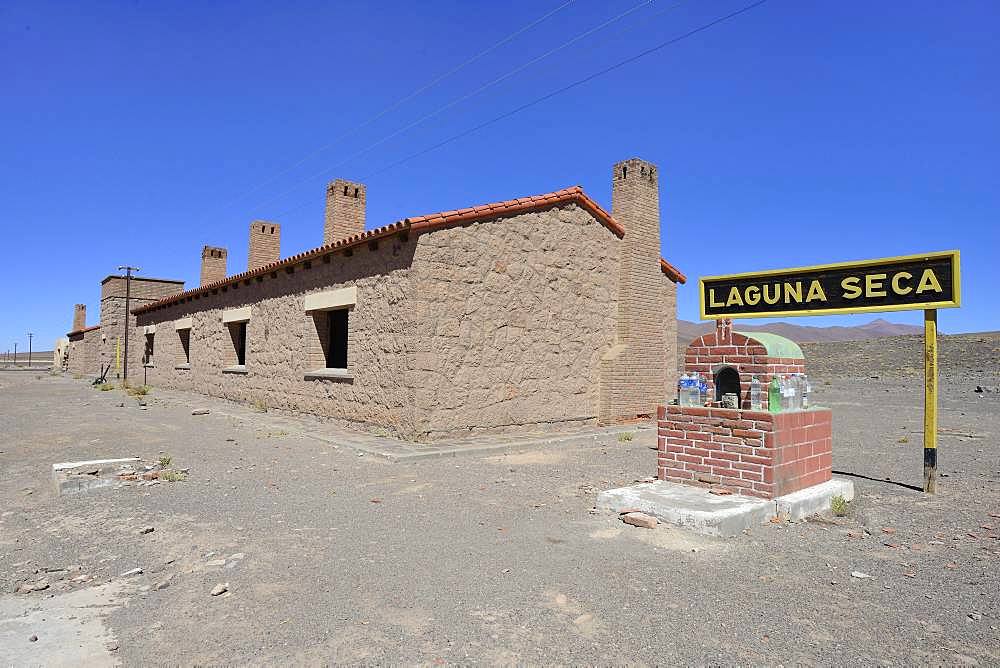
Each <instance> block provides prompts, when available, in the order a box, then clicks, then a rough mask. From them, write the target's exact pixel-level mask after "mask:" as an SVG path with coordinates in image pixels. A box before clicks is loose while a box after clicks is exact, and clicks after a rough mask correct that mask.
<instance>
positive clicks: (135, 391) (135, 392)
mask: <svg viewBox="0 0 1000 668" xmlns="http://www.w3.org/2000/svg"><path fill="white" fill-rule="evenodd" d="M150 389H152V388H150V387H149V385H139V386H138V387H127V388H126V389H125V391H126V392H128V393H129V395H131V396H133V397H144V396H146V395H147V394H149V391H150Z"/></svg>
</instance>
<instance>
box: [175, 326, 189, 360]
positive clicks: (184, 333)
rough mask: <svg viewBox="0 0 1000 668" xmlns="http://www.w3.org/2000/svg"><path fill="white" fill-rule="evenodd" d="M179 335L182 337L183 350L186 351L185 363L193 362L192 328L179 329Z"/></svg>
mask: <svg viewBox="0 0 1000 668" xmlns="http://www.w3.org/2000/svg"><path fill="white" fill-rule="evenodd" d="M177 335H178V336H180V337H181V350H182V351H183V352H184V363H185V364H190V363H191V330H190V329H179V330H177Z"/></svg>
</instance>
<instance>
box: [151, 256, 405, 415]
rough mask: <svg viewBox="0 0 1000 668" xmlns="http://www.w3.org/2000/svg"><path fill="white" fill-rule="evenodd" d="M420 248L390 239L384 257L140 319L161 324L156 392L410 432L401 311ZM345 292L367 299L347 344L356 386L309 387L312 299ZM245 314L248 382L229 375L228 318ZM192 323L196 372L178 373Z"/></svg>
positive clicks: (346, 261)
mask: <svg viewBox="0 0 1000 668" xmlns="http://www.w3.org/2000/svg"><path fill="white" fill-rule="evenodd" d="M415 245H416V244H415V241H414V240H413V239H411V240H409V241H408V242H402V241H401V240H400V239H398V238H392V239H387V240H384V241H383V242H381V243H380V244H379V245H378V247H377V248H375V249H371V248H369V247H361V248H356V249H354V250H353V255H352V256H351V257H345V256H343V255H340V254H338V255H335V256H332V257H331V256H328V257H329V258H330V261H329V262H324V261H323V260H315V261H313V262H312V263H311V264H310V266H309V268H304V267H302V266H301V265H300V266H298V267H297V268H295V270H294V271H292V272H289V271H287V269H285V268H282V269H279V270H278V271H276V272H274V273H272V274H270V275H266V276H261V277H258V278H257V279H250V282H249V284H247V282H246V281H244V282H240V283H238V284H236V285H235V286H230V287H228V288H225V289H216V290H214V291H211V292H210V293H207V294H205V295H203V296H201V297H200V298H197V299H194V300H193V301H191V302H183V303H181V304H176V305H173V306H170V307H168V308H165V309H161V310H157V311H154V312H152V313H146V314H142V315H140V316H139V325H140V326H142V325H147V324H156V334H155V335H154V356H153V360H152V368H150V369H147V371H148V374H149V375H148V377H149V379H150V384H152V385H154V386H160V387H170V388H178V389H185V390H194V391H197V392H202V393H205V394H209V395H212V396H217V397H223V398H226V399H231V400H235V401H244V402H261V403H263V404H264V405H266V406H268V407H271V408H279V409H285V410H293V411H299V412H304V413H312V414H316V415H323V416H327V417H331V418H335V419H339V420H344V421H347V422H355V423H362V424H368V425H372V426H379V427H382V428H384V429H387V430H389V431H391V432H395V433H399V434H409V433H411V432H412V431H413V430H414V427H413V409H412V399H411V396H412V391H411V388H410V387H409V386H408V379H407V376H406V369H407V364H406V345H407V337H408V336H409V335H410V332H409V331H408V330H407V325H406V322H405V321H404V318H403V317H402V311H403V310H404V309H405V298H404V294H405V290H406V286H407V285H408V278H407V277H408V273H409V270H410V269H409V268H410V264H411V257H412V254H413V250H414V247H415ZM258 279H259V280H258ZM345 285H353V286H355V287H357V291H358V301H357V303H356V305H355V306H354V308H353V310H352V311H351V313H350V316H349V318H350V327H349V337H348V368H349V369H350V370H351V372H352V373H353V376H354V377H353V379H348V380H338V379H313V380H306V379H305V374H306V372H307V371H311V370H313V369H314V368H315V362H314V361H312V358H311V355H310V354H309V351H310V349H311V348H312V347H313V344H314V342H313V337H315V336H316V333H315V324H314V320H313V317H312V314H311V313H308V312H306V311H305V310H304V297H305V295H306V294H310V293H314V292H321V291H325V290H329V289H332V288H336V287H342V286H345ZM244 306H250V308H251V317H250V321H249V322H248V324H247V343H246V373H245V374H235V373H223V371H222V370H223V368H225V367H227V366H230V365H231V364H232V357H233V350H234V349H233V343H232V338H231V337H230V334H229V330H228V328H227V327H226V326H225V325H223V323H222V312H223V310H225V309H231V308H239V307H244ZM186 317H191V318H192V320H193V326H192V328H191V330H190V360H191V361H190V368H189V369H178V368H175V367H176V366H177V365H178V364H180V363H181V362H182V361H183V352H182V348H181V341H180V336H179V335H178V333H177V331H176V329H175V321H176V320H178V319H180V318H186Z"/></svg>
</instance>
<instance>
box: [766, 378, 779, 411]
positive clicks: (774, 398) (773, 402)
mask: <svg viewBox="0 0 1000 668" xmlns="http://www.w3.org/2000/svg"><path fill="white" fill-rule="evenodd" d="M767 410H769V411H771V412H772V413H780V412H781V381H780V380H779V379H778V376H772V377H771V382H770V383H768V385H767Z"/></svg>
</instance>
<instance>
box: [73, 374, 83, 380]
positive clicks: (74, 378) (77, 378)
mask: <svg viewBox="0 0 1000 668" xmlns="http://www.w3.org/2000/svg"><path fill="white" fill-rule="evenodd" d="M82 378H83V376H82V375H81V374H78V373H74V374H73V380H80V379H82Z"/></svg>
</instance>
